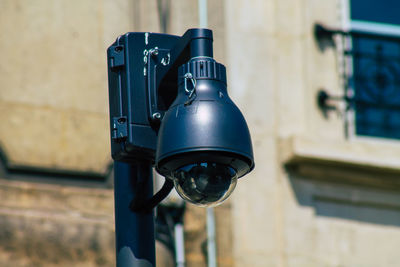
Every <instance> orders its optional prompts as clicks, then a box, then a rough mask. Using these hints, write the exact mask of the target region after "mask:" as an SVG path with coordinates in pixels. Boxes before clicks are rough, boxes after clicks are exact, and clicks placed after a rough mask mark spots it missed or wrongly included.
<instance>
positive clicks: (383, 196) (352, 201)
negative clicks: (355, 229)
mask: <svg viewBox="0 0 400 267" xmlns="http://www.w3.org/2000/svg"><path fill="white" fill-rule="evenodd" d="M289 180H290V183H291V186H292V189H293V191H294V193H295V196H296V199H297V201H298V203H299V204H300V205H303V206H309V207H312V208H314V210H315V214H316V215H317V216H326V217H336V218H341V219H347V220H356V221H361V222H367V223H373V224H381V225H392V226H400V194H399V193H398V191H394V190H393V191H391V190H383V189H378V188H372V187H366V186H361V185H352V184H345V183H335V182H334V181H332V180H327V181H324V180H321V179H312V178H309V177H304V176H301V175H299V174H296V173H294V172H291V171H289Z"/></svg>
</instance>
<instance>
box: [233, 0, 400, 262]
mask: <svg viewBox="0 0 400 267" xmlns="http://www.w3.org/2000/svg"><path fill="white" fill-rule="evenodd" d="M229 3H230V4H229V5H227V6H226V32H227V39H226V42H227V51H228V53H227V63H228V77H229V81H230V87H229V89H230V92H231V95H232V96H233V98H234V100H235V101H236V102H237V103H238V105H239V106H240V108H241V109H242V111H243V112H244V114H245V117H246V119H247V121H248V124H249V127H250V131H251V133H252V137H253V145H254V149H255V160H256V168H255V170H254V171H253V172H252V173H251V174H250V175H248V176H247V177H244V178H243V179H242V180H241V181H239V183H238V186H237V189H236V191H235V192H234V194H233V197H232V214H233V217H232V218H233V219H232V222H233V232H232V234H233V244H234V264H235V266H263V267H265V266H398V265H399V264H400V262H399V260H398V258H397V257H396V256H395V252H394V250H395V249H394V247H397V246H398V245H399V244H400V238H399V237H400V228H399V226H400V225H399V219H400V217H399V216H400V213H399V212H398V208H399V207H400V206H399V205H400V202H399V199H398V198H397V195H398V190H399V187H398V185H397V182H398V181H397V180H398V176H399V170H400V169H399V166H400V165H399V164H398V163H399V158H400V150H399V143H398V142H397V141H394V140H379V139H373V138H360V137H356V136H354V135H353V136H351V137H350V138H347V139H346V137H345V129H344V127H343V118H342V117H340V116H337V114H336V113H331V114H329V117H328V118H324V117H323V116H322V114H321V112H320V110H318V108H317V105H316V92H317V90H318V89H320V88H325V89H327V90H328V91H330V92H331V93H333V94H336V95H340V94H341V93H342V91H341V89H342V88H341V87H340V80H339V73H338V63H337V58H336V57H337V55H336V53H335V50H334V49H332V48H331V49H326V50H325V51H321V50H319V49H318V46H317V43H316V41H315V39H314V36H313V24H314V23H316V22H322V23H324V24H327V25H330V26H340V25H341V19H342V18H341V16H342V14H341V11H342V6H341V5H342V4H343V3H345V1H336V0H331V1H313V0H304V1H289V0H288V1H285V0H283V1H282V0H279V1H274V0H271V1H241V0H235V1H229ZM395 177H397V178H395Z"/></svg>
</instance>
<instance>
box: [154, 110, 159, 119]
mask: <svg viewBox="0 0 400 267" xmlns="http://www.w3.org/2000/svg"><path fill="white" fill-rule="evenodd" d="M153 119H161V113H160V112H156V113H153Z"/></svg>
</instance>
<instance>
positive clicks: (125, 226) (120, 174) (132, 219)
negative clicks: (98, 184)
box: [114, 161, 155, 267]
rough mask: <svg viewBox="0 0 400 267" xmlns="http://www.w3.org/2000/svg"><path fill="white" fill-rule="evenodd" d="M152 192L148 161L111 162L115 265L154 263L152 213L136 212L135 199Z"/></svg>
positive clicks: (137, 266)
mask: <svg viewBox="0 0 400 267" xmlns="http://www.w3.org/2000/svg"><path fill="white" fill-rule="evenodd" d="M152 195H153V177H152V165H151V163H150V162H147V161H137V162H133V163H130V164H128V163H123V162H119V161H114V197H115V237H116V240H115V242H116V252H117V253H116V255H117V267H128V266H129V267H131V266H134V267H151V266H155V237H154V218H153V212H150V213H136V212H133V211H131V210H130V208H129V205H130V203H131V201H132V200H133V199H134V198H137V197H140V198H146V199H149V198H150V197H151V196H152Z"/></svg>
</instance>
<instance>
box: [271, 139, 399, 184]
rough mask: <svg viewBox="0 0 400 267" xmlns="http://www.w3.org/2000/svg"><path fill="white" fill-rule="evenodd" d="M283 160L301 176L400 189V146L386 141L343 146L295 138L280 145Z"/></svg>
mask: <svg viewBox="0 0 400 267" xmlns="http://www.w3.org/2000/svg"><path fill="white" fill-rule="evenodd" d="M279 149H280V153H281V160H282V162H283V163H284V164H285V166H286V167H287V170H288V171H291V172H296V173H297V174H300V175H301V176H305V177H309V178H314V179H322V180H329V181H331V182H339V183H349V184H356V185H365V186H373V187H379V188H383V189H395V190H398V189H400V157H399V155H400V143H398V142H394V141H386V140H383V141H382V140H378V141H377V140H369V139H362V138H360V139H358V140H349V141H346V140H343V141H340V142H332V141H330V142H329V141H324V140H318V141H316V140H311V139H307V138H302V137H291V138H288V139H284V140H281V141H280V144H279Z"/></svg>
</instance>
